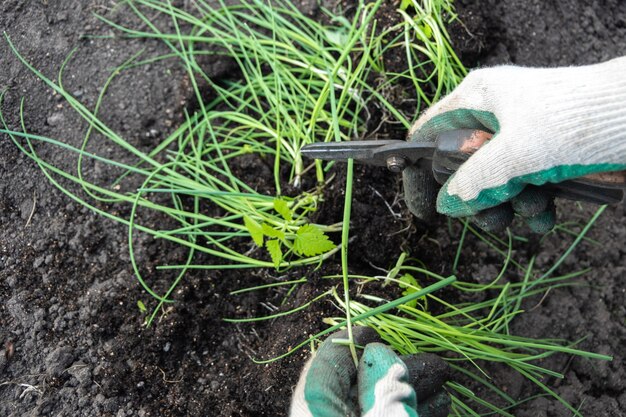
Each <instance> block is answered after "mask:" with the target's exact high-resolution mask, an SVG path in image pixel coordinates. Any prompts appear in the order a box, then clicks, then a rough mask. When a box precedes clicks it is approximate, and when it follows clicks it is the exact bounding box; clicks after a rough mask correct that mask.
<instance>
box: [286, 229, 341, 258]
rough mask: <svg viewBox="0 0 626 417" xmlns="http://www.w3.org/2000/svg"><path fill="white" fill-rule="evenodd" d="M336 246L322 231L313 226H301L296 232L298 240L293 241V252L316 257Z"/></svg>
mask: <svg viewBox="0 0 626 417" xmlns="http://www.w3.org/2000/svg"><path fill="white" fill-rule="evenodd" d="M334 247H335V244H334V243H333V242H332V241H331V240H330V239H329V238H328V236H326V235H325V234H324V232H322V230H321V229H320V228H319V227H317V226H314V225H312V224H305V225H304V226H300V228H299V229H298V231H297V232H296V239H295V240H294V241H293V250H294V251H295V252H296V253H297V254H298V255H304V256H315V255H320V254H322V253H324V252H328V251H329V250H331V249H333V248H334Z"/></svg>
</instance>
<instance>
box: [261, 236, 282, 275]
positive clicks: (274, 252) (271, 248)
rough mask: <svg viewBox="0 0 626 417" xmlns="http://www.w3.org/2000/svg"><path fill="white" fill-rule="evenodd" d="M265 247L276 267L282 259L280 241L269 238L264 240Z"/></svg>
mask: <svg viewBox="0 0 626 417" xmlns="http://www.w3.org/2000/svg"><path fill="white" fill-rule="evenodd" d="M265 247H266V248H267V251H268V252H269V253H270V256H271V257H272V262H273V263H274V266H275V267H276V269H278V267H279V266H280V263H281V262H282V261H283V251H281V250H280V242H279V241H278V240H276V239H271V240H268V241H267V242H265Z"/></svg>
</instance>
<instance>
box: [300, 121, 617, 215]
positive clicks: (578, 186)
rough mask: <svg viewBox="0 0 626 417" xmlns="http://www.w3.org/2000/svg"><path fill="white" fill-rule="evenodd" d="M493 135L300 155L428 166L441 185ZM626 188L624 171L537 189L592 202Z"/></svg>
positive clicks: (316, 148) (312, 147)
mask: <svg viewBox="0 0 626 417" xmlns="http://www.w3.org/2000/svg"><path fill="white" fill-rule="evenodd" d="M491 137H492V134H491V133H489V132H485V131H482V130H476V129H459V130H450V131H447V132H443V133H442V134H440V135H439V136H438V137H437V139H436V140H435V141H434V142H411V141H405V140H394V139H391V140H358V141H346V142H323V143H322V142H319V143H312V144H309V145H305V146H304V147H302V150H301V152H302V155H304V156H307V157H310V158H315V159H322V160H332V161H347V160H348V159H354V160H355V161H356V162H360V163H364V164H369V165H375V166H382V167H387V169H389V171H391V172H395V173H400V172H402V171H403V170H404V169H405V168H406V167H408V166H411V165H413V166H420V167H423V168H424V169H431V170H432V173H433V176H434V178H435V180H436V181H437V182H438V183H439V184H443V183H444V182H445V181H446V180H447V179H448V178H449V177H450V175H452V174H453V173H454V172H455V171H456V170H457V169H458V168H459V166H461V164H462V163H463V162H465V161H466V160H467V159H468V158H469V157H470V156H471V155H472V154H473V153H474V152H476V151H477V150H478V149H479V148H480V147H481V146H482V145H483V144H485V143H486V142H487V141H488V140H489V139H491ZM625 187H626V171H619V172H610V173H602V174H592V175H588V176H585V177H580V178H576V179H572V180H567V181H563V182H560V183H556V184H545V185H543V186H541V187H540V188H541V189H542V190H544V191H546V192H548V193H550V194H551V195H553V196H554V197H559V198H565V199H568V200H574V201H586V202H590V203H595V204H613V203H619V202H620V201H621V200H622V198H623V195H624V188H625Z"/></svg>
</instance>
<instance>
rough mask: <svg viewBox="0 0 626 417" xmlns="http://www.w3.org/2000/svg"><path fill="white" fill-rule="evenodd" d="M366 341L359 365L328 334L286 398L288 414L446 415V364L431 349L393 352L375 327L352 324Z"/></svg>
mask: <svg viewBox="0 0 626 417" xmlns="http://www.w3.org/2000/svg"><path fill="white" fill-rule="evenodd" d="M352 333H353V337H354V339H355V343H356V344H357V345H358V346H365V349H364V350H363V353H362V355H361V359H360V361H359V368H358V370H357V369H356V368H355V367H354V362H353V360H352V355H351V354H350V349H349V348H348V347H347V346H346V345H341V344H338V343H333V342H332V340H333V339H345V338H347V331H345V330H343V331H341V332H337V333H334V334H332V335H331V336H329V337H328V339H326V341H324V343H322V345H321V346H320V348H319V349H318V350H317V352H316V353H315V355H314V356H313V357H312V358H311V359H310V360H309V361H308V362H307V364H306V365H305V366H304V369H303V370H302V374H301V376H300V380H299V381H298V385H297V386H296V389H295V391H294V394H293V398H292V401H291V410H290V416H291V417H345V416H350V417H352V416H367V417H401V416H408V417H445V416H447V415H448V410H449V407H450V398H449V396H448V394H447V393H446V392H445V391H444V390H443V384H444V383H445V381H446V380H447V379H448V373H449V368H448V366H447V365H446V363H445V362H444V361H442V360H441V359H440V358H439V357H438V356H436V355H432V354H422V355H409V356H405V357H402V358H400V357H398V355H396V354H395V353H394V352H393V351H392V350H391V348H389V347H388V346H386V345H384V344H382V343H379V342H378V341H380V338H379V337H378V335H377V333H376V331H374V330H373V329H371V328H369V327H355V328H353V331H352Z"/></svg>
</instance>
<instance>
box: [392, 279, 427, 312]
mask: <svg viewBox="0 0 626 417" xmlns="http://www.w3.org/2000/svg"><path fill="white" fill-rule="evenodd" d="M399 281H400V282H399V283H398V285H399V286H400V288H404V289H405V290H404V291H402V295H403V296H405V295H409V294H413V293H414V292H417V291H419V290H421V289H422V287H420V285H419V284H418V283H417V280H416V279H415V277H414V276H413V275H411V274H408V273H407V274H404V275H402V276H401V277H400V279H399ZM425 300H426V298H424V301H425ZM406 305H407V306H409V307H413V308H415V307H417V299H415V300H411V301H409V302H408V303H406Z"/></svg>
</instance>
